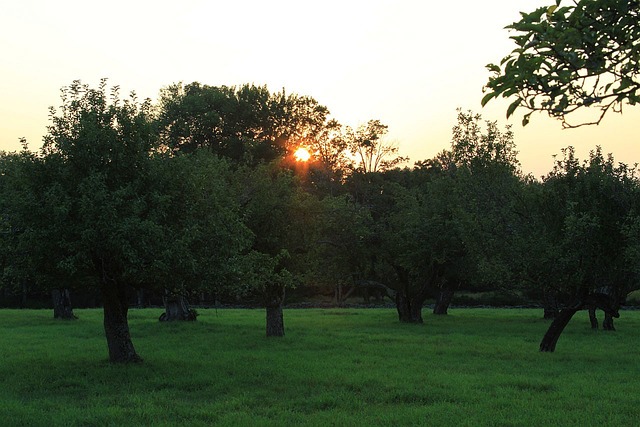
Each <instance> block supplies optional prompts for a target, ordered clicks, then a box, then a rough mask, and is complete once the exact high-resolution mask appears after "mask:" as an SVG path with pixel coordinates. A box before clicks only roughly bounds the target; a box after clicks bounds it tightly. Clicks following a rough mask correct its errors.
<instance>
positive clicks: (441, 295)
mask: <svg viewBox="0 0 640 427" xmlns="http://www.w3.org/2000/svg"><path fill="white" fill-rule="evenodd" d="M454 292H455V291H454V289H453V288H451V287H449V286H445V285H442V287H440V289H438V294H437V295H436V304H435V305H434V307H433V314H440V315H445V314H448V310H449V306H450V305H451V300H453V294H454Z"/></svg>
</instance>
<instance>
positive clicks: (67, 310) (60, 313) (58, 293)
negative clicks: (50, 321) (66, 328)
mask: <svg viewBox="0 0 640 427" xmlns="http://www.w3.org/2000/svg"><path fill="white" fill-rule="evenodd" d="M51 300H52V302H53V318H54V319H64V320H74V319H77V317H76V316H75V315H74V314H73V307H72V306H71V295H70V293H69V289H54V290H52V291H51Z"/></svg>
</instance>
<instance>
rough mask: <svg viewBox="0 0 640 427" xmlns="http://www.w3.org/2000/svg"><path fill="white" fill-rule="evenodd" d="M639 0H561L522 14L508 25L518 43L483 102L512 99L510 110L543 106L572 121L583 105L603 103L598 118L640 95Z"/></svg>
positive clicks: (496, 67)
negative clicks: (568, 1) (571, 1)
mask: <svg viewBox="0 0 640 427" xmlns="http://www.w3.org/2000/svg"><path fill="white" fill-rule="evenodd" d="M639 19H640V2H638V1H637V0H631V1H630V0H579V1H576V2H574V4H571V5H569V6H562V5H561V0H557V1H556V4H555V5H553V6H550V7H540V8H538V9H536V10H535V11H533V12H531V13H522V19H521V20H520V21H518V22H515V23H513V24H511V25H509V26H508V27H507V28H509V29H511V30H513V31H515V32H516V34H515V35H513V36H511V39H513V40H514V41H515V43H516V45H517V47H516V48H515V49H514V50H513V51H512V52H511V53H510V54H509V55H508V56H506V57H505V58H504V59H502V61H501V62H500V64H499V65H496V64H489V65H488V66H487V68H488V69H489V71H491V72H492V73H493V75H492V76H491V77H490V78H489V82H488V83H487V87H486V88H487V91H488V92H487V94H486V95H485V97H484V98H483V100H482V103H483V105H484V104H486V103H487V102H488V101H489V100H491V99H492V98H495V97H498V96H502V97H505V98H515V101H513V102H512V103H511V105H510V106H509V108H508V109H507V117H509V116H510V115H511V114H512V113H513V112H514V111H515V110H516V108H518V107H522V108H524V109H526V110H528V111H529V113H527V114H526V115H525V117H524V120H523V124H524V125H526V124H527V123H528V122H529V117H530V116H531V113H532V112H534V111H546V112H548V113H549V115H551V116H553V117H557V118H559V119H560V120H562V124H563V126H565V127H572V126H576V125H571V124H570V123H568V122H567V118H566V116H567V115H568V114H570V113H572V112H574V111H576V110H579V109H583V108H584V107H594V108H598V109H599V110H600V112H599V114H598V116H597V118H596V119H595V120H585V121H583V122H581V123H579V124H578V126H579V125H582V124H593V123H599V122H600V121H601V120H602V118H603V117H604V115H605V113H606V112H607V111H609V110H612V111H618V112H620V111H622V107H623V105H625V104H627V103H628V104H629V105H635V104H636V103H638V102H640V78H639V77H640V66H639V64H640V50H639V49H638V46H639V44H640V25H638V21H639Z"/></svg>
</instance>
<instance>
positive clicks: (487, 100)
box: [480, 92, 497, 107]
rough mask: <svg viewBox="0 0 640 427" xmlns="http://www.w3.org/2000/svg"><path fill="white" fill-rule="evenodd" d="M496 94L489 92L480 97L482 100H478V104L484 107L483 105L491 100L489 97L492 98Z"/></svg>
mask: <svg viewBox="0 0 640 427" xmlns="http://www.w3.org/2000/svg"><path fill="white" fill-rule="evenodd" d="M496 95H497V93H496V92H489V93H488V94H486V95H485V96H483V97H482V101H480V105H482V106H483V107H484V106H485V105H487V102H489V101H491V99H492V98H494V97H495V96H496Z"/></svg>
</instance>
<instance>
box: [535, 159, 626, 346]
mask: <svg viewBox="0 0 640 427" xmlns="http://www.w3.org/2000/svg"><path fill="white" fill-rule="evenodd" d="M637 187H638V181H637V178H636V177H635V170H634V169H633V168H629V167H628V166H627V165H625V164H618V165H616V163H615V162H614V160H613V157H612V156H611V155H609V156H607V157H605V156H604V155H603V154H602V152H601V150H600V149H599V148H597V149H596V150H594V151H592V152H591V153H590V157H589V159H588V160H586V161H584V162H583V163H582V164H580V162H579V160H578V159H577V158H576V157H575V154H574V151H573V148H572V147H569V148H568V149H566V150H564V158H563V159H562V160H559V161H558V162H557V165H556V167H555V168H554V170H553V171H552V172H551V173H550V174H549V175H548V176H547V177H546V178H545V180H544V188H543V195H545V193H546V198H545V199H542V200H543V202H544V205H545V209H544V211H543V212H542V213H543V214H544V215H545V216H546V221H547V223H548V227H549V230H548V231H547V232H546V234H547V236H548V237H547V241H548V242H549V245H550V252H551V253H554V254H556V255H557V257H556V259H554V260H553V264H554V269H553V270H554V276H555V277H553V278H550V279H552V280H554V281H555V283H556V286H555V287H554V288H555V291H556V292H557V293H558V294H560V295H562V294H564V295H566V300H565V304H564V305H565V308H564V309H563V310H561V311H560V312H559V313H558V316H557V317H556V320H555V321H554V323H552V325H551V326H550V327H549V331H548V332H547V334H546V335H545V337H544V339H543V341H542V343H541V344H540V349H541V351H554V349H555V345H556V342H557V340H558V338H559V336H560V334H561V333H562V331H563V329H564V327H565V326H566V324H567V323H568V322H569V320H570V319H571V317H572V316H573V314H575V313H576V312H577V311H578V310H581V309H585V308H589V309H590V310H595V308H600V309H602V310H603V311H605V314H606V316H607V317H606V320H605V324H604V328H605V329H613V320H612V319H613V317H617V313H618V308H619V307H620V305H621V304H622V302H623V301H624V299H625V297H626V295H627V294H628V293H629V292H631V291H632V290H634V289H637V286H638V284H637V270H636V266H635V265H634V264H633V263H629V254H632V253H633V243H632V241H631V240H629V234H628V233H629V232H630V231H631V230H633V227H634V226H633V224H634V222H635V218H636V217H637V212H636V211H635V209H636V208H635V203H636V202H635V201H634V198H635V197H636V196H635V194H636V192H637ZM593 320H594V319H593V318H592V321H593Z"/></svg>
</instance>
